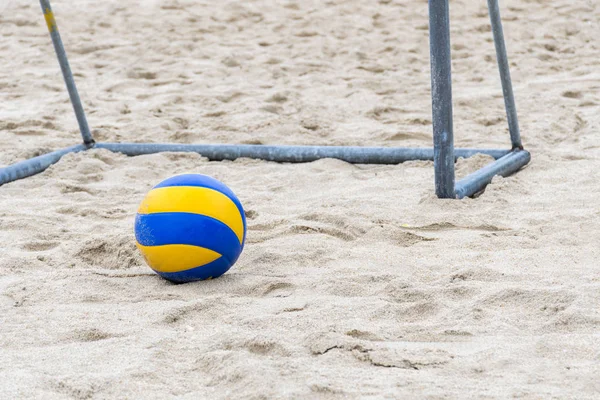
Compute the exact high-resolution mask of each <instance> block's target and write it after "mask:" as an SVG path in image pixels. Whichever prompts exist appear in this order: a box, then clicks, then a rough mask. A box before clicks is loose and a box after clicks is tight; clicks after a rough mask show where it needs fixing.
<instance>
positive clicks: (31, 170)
mask: <svg viewBox="0 0 600 400" xmlns="http://www.w3.org/2000/svg"><path fill="white" fill-rule="evenodd" d="M86 149H87V146H86V145H84V144H78V145H76V146H71V147H67V148H66V149H62V150H57V151H53V152H52V153H48V154H43V155H41V156H37V157H33V158H30V159H29V160H24V161H20V162H18V163H15V164H13V165H8V166H6V167H3V168H0V186H2V185H4V184H5V183H8V182H12V181H16V180H17V179H23V178H27V177H28V176H32V175H35V174H39V173H40V172H43V171H44V170H45V169H46V168H48V167H49V166H51V165H52V164H55V163H57V162H58V160H60V158H61V157H62V156H64V155H65V154H69V153H77V152H79V151H84V150H86Z"/></svg>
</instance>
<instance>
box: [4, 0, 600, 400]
mask: <svg viewBox="0 0 600 400" xmlns="http://www.w3.org/2000/svg"><path fill="white" fill-rule="evenodd" d="M53 6H54V11H55V15H56V19H57V22H58V26H59V28H60V29H61V33H62V36H63V39H64V42H65V47H66V49H67V51H68V54H69V56H70V62H71V66H72V68H73V71H74V73H75V79H76V81H77V84H78V87H79V90H80V93H81V98H82V100H83V103H84V105H85V107H86V109H87V111H88V119H89V123H90V126H91V127H92V130H93V133H94V135H95V137H96V138H97V140H99V141H122V142H127V141H130V142H132V141H138V142H144V141H149V142H176V143H251V144H258V143H262V144H321V145H381V146H430V145H431V99H430V83H429V47H428V46H429V44H428V20H427V4H426V2H423V1H420V2H411V1H403V0H402V1H398V0H380V1H378V2H376V1H359V0H347V1H341V0H329V1H311V0H306V1H293V0H290V1H274V0H271V1H269V0H254V1H246V2H239V1H231V0H226V1H220V2H216V1H208V0H204V1H186V0H166V1H158V0H154V1H143V2H142V1H141V0H138V1H134V0H120V1H113V0H109V1H91V0H90V1H79V0H78V1H76V2H75V1H73V2H69V1H66V0H55V1H54V2H53ZM450 6H451V19H452V48H453V84H454V117H455V123H454V127H455V129H454V131H455V141H456V145H457V146H462V147H490V148H508V147H509V137H508V130H507V125H506V120H505V115H504V108H503V100H502V91H501V88H500V82H499V76H498V71H497V66H496V61H495V53H494V45H493V42H492V35H491V31H490V28H489V19H488V15H487V8H486V4H485V1H483V0H481V1H475V0H457V1H452V2H451V5H450ZM0 11H1V14H0V58H1V59H2V60H3V61H2V67H0V98H1V101H2V107H0V165H8V164H10V163H13V162H16V161H19V160H23V159H25V158H28V157H31V156H34V155H38V154H42V153H44V152H47V151H50V150H54V149H58V148H61V147H66V146H70V145H72V144H75V143H78V142H79V141H80V138H79V133H78V129H77V124H76V121H75V118H74V116H73V113H72V109H71V106H70V103H69V100H68V97H67V94H66V92H65V90H64V83H63V81H62V77H61V75H60V70H59V67H58V63H57V61H56V57H55V55H54V52H53V48H52V45H51V42H50V38H49V36H48V33H47V31H46V27H45V24H44V19H43V17H42V15H41V13H40V9H39V6H38V4H37V2H35V1H25V0H16V1H10V2H8V1H6V0H2V4H1V5H0ZM501 11H502V13H503V21H504V31H505V35H506V40H507V47H508V54H509V60H510V64H511V73H512V77H513V81H514V88H515V96H516V101H517V108H518V112H519V116H520V125H521V131H522V135H523V141H524V144H525V146H526V147H527V148H528V149H529V150H530V151H531V153H532V157H533V158H532V162H531V164H530V165H529V166H528V167H526V168H525V169H524V170H523V171H521V172H520V173H518V174H517V175H514V176H512V177H509V178H495V179H494V181H493V183H492V184H491V185H490V186H488V188H487V190H486V191H485V193H484V194H483V195H482V196H480V197H478V198H475V199H465V200H463V201H454V200H439V199H437V198H436V197H435V195H434V193H433V164H432V163H431V162H408V163H405V164H402V165H386V166H365V165H351V164H348V163H345V162H342V161H338V160H320V161H316V162H312V163H307V164H296V165H291V164H286V165H280V164H275V163H269V162H263V161H255V160H248V159H240V160H236V161H234V162H208V161H207V160H206V159H205V158H203V157H201V156H200V155H196V154H176V153H166V154H156V155H149V156H142V157H132V158H128V157H126V156H124V155H120V154H113V153H110V152H108V151H104V150H92V151H89V152H86V153H83V154H70V155H67V156H65V157H64V158H63V159H62V160H61V161H60V162H59V163H57V164H56V165H54V166H52V167H51V168H49V169H48V170H47V171H45V172H44V173H42V174H40V175H37V176H35V177H32V178H28V179H25V180H20V181H17V182H14V183H10V184H7V185H5V186H2V187H1V188H0V242H1V243H2V253H1V254H0V373H1V375H2V380H1V382H0V398H2V399H16V398H19V399H20V398H43V399H71V398H75V399H107V398H129V399H137V398H144V399H165V398H182V399H197V398H206V399H225V398H244V399H284V398H285V399H288V398H318V399H342V398H343V399H358V398H373V399H379V398H430V399H441V398H527V399H542V398H543V399H550V398H561V399H564V398H573V399H575V398H576V399H593V398H596V399H597V398H599V397H600V379H599V378H598V377H599V376H600V263H599V258H600V200H599V197H600V136H599V135H598V131H599V129H600V64H599V61H598V54H599V51H600V44H599V42H598V36H599V34H600V25H599V24H600V6H599V5H598V3H597V2H596V1H593V0H588V1H579V2H572V1H569V0H551V1H550V0H549V1H541V0H537V1H527V0H505V1H502V4H501ZM487 162H489V159H488V158H487V157H484V156H477V157H474V158H471V159H468V160H459V162H458V164H457V175H458V177H461V176H464V175H465V174H467V173H469V172H472V171H474V170H476V169H477V168H479V167H481V166H483V165H485V164H486V163H487ZM187 172H193V173H202V174H207V175H211V176H213V177H215V178H217V179H219V180H221V181H223V182H224V183H225V184H227V185H228V186H229V187H231V188H232V190H233V191H234V192H235V193H236V194H237V196H238V197H239V198H240V200H241V201H242V203H243V205H244V207H245V210H246V213H247V218H248V237H247V243H246V248H245V250H244V253H243V254H242V256H241V257H240V259H239V261H238V263H237V264H236V265H235V266H234V267H233V268H232V269H231V270H230V271H229V272H228V273H227V274H226V275H224V276H223V277H221V278H219V279H215V280H212V281H206V282H198V283H193V284H184V285H174V284H171V283H169V282H167V281H165V280H162V279H160V278H159V277H158V276H157V275H155V274H154V273H153V272H152V271H151V270H150V269H149V268H148V267H147V266H146V265H145V264H144V262H143V260H142V258H141V256H140V254H139V253H138V251H137V249H136V247H135V239H134V236H133V222H134V216H135V213H136V210H137V206H138V205H139V203H140V202H141V200H142V199H143V197H144V196H145V194H146V193H147V191H148V190H149V189H150V188H151V187H152V186H153V185H155V184H157V183H158V182H160V181H161V180H162V179H165V178H167V177H169V176H172V175H174V174H179V173H187Z"/></svg>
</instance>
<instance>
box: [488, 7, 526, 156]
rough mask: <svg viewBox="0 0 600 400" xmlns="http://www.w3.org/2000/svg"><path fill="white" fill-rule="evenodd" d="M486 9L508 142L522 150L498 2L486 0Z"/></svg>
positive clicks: (514, 147)
mask: <svg viewBox="0 0 600 400" xmlns="http://www.w3.org/2000/svg"><path fill="white" fill-rule="evenodd" d="M488 9H489V12H490V21H491V23H492V32H493V34H494V44H495V45H496V58H497V60H498V69H499V70H500V80H501V81H502V92H503V94H504V107H505V108H506V118H507V119H508V130H509V131H510V140H511V142H512V147H513V149H523V144H522V143H521V134H520V132H519V120H518V119H517V107H516V105H515V96H514V94H513V88H512V82H511V79H510V69H509V66H508V56H507V55H506V43H505V42H504V33H503V31H502V20H501V19H500V9H499V7H498V0H488Z"/></svg>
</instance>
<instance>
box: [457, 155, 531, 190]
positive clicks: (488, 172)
mask: <svg viewBox="0 0 600 400" xmlns="http://www.w3.org/2000/svg"><path fill="white" fill-rule="evenodd" d="M530 160H531V154H529V152H528V151H525V150H514V151H512V152H510V153H508V154H507V155H505V156H504V157H502V158H500V159H498V160H496V161H494V162H493V163H491V164H489V165H486V166H485V167H483V168H481V169H480V170H479V171H476V172H474V173H472V174H470V175H468V176H466V177H465V178H463V179H461V180H460V181H458V182H457V183H456V198H457V199H462V198H464V197H468V196H473V195H474V194H476V193H479V192H481V191H482V190H483V189H485V187H486V186H487V185H488V184H489V183H490V182H491V181H492V179H493V178H494V176H496V175H501V176H509V175H511V174H514V173H515V172H517V171H518V170H519V169H521V168H522V167H524V166H525V165H527V163H528V162H529V161H530Z"/></svg>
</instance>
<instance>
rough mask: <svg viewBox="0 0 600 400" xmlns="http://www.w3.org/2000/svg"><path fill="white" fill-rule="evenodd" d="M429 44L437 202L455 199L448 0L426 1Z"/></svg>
mask: <svg viewBox="0 0 600 400" xmlns="http://www.w3.org/2000/svg"><path fill="white" fill-rule="evenodd" d="M429 43H430V53H431V103H432V117H433V157H434V160H433V162H434V168H435V193H436V194H437V196H438V197H439V198H455V193H454V133H453V128H452V74H451V59H450V16H449V9H448V0H429Z"/></svg>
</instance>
